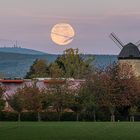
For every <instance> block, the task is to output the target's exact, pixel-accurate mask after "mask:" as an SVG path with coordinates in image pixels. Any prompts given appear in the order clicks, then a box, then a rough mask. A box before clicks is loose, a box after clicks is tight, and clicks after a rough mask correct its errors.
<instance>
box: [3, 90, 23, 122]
mask: <svg viewBox="0 0 140 140" xmlns="http://www.w3.org/2000/svg"><path fill="white" fill-rule="evenodd" d="M20 91H21V89H17V90H16V92H15V94H11V95H7V96H6V100H7V102H8V104H9V105H10V106H11V107H12V108H13V109H14V110H15V111H17V112H18V121H20V120H21V113H22V111H23V110H24V106H25V104H24V98H23V96H22V94H21V93H20Z"/></svg>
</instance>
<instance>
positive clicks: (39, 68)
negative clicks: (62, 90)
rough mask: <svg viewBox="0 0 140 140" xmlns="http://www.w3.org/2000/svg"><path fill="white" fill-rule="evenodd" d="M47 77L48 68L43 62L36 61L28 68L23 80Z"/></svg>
mask: <svg viewBox="0 0 140 140" xmlns="http://www.w3.org/2000/svg"><path fill="white" fill-rule="evenodd" d="M48 75H49V66H48V65H47V63H46V61H45V60H41V59H36V60H35V61H34V63H33V65H32V66H31V67H30V70H29V72H28V73H27V75H26V76H25V78H30V79H32V78H37V77H47V76H48Z"/></svg>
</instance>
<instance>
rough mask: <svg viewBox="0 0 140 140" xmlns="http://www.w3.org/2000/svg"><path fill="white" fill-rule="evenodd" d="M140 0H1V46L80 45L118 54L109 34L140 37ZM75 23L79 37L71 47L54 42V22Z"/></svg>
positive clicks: (131, 38) (51, 47)
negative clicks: (52, 39)
mask: <svg viewBox="0 0 140 140" xmlns="http://www.w3.org/2000/svg"><path fill="white" fill-rule="evenodd" d="M139 6H140V1H139V0H117V1H116V0H86V1H81V0H70V1H67V0H58V1H56V0H24V1H23V0H11V1H10V0H0V46H1V47H3V46H7V47H9V46H13V44H14V42H15V40H17V41H18V44H19V45H20V46H22V47H24V48H31V49H36V50H41V51H45V52H48V53H62V52H63V50H64V49H66V48H70V47H72V48H79V50H80V51H81V52H82V53H92V54H118V53H119V51H120V49H119V48H118V47H117V46H116V45H115V44H114V43H113V42H112V41H111V40H110V38H109V37H108V36H109V34H110V33H111V32H115V33H116V34H117V35H118V36H119V38H120V39H121V40H122V41H123V42H124V43H128V42H133V43H135V42H137V41H138V40H140V30H139V29H140V8H139ZM61 22H67V23H69V24H71V25H72V26H73V27H74V29H75V31H76V36H75V38H74V40H73V42H72V43H71V44H69V45H68V46H65V47H64V46H58V45H56V44H54V43H53V42H52V41H51V38H50V32H51V28H52V27H53V25H55V24H57V23H61Z"/></svg>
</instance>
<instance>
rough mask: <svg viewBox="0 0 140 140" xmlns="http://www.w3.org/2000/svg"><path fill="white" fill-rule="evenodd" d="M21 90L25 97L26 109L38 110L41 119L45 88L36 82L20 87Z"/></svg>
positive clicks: (38, 117) (39, 119)
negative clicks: (41, 87) (39, 86)
mask: <svg viewBox="0 0 140 140" xmlns="http://www.w3.org/2000/svg"><path fill="white" fill-rule="evenodd" d="M19 92H20V93H21V94H22V97H23V98H24V104H25V109H26V110H29V111H35V112H37V119H38V121H41V116H40V112H41V111H42V108H43V101H44V89H39V88H38V87H37V86H36V84H33V85H30V86H27V85H25V86H24V87H23V88H21V89H19Z"/></svg>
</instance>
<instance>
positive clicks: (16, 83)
mask: <svg viewBox="0 0 140 140" xmlns="http://www.w3.org/2000/svg"><path fill="white" fill-rule="evenodd" d="M34 82H35V83H36V85H37V86H38V87H39V88H40V89H41V88H46V89H47V88H48V87H49V86H50V85H53V84H61V85H63V84H65V83H68V85H69V87H70V88H72V89H76V88H77V87H79V86H80V85H81V84H82V83H84V82H85V80H84V79H73V78H69V79H65V78H56V79H52V78H35V79H19V78H18V79H17V78H15V79H10V78H6V79H0V84H1V85H2V86H4V87H5V88H6V92H5V94H14V92H15V91H16V90H17V88H22V87H24V86H25V85H27V86H30V85H32V84H33V83H34Z"/></svg>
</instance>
